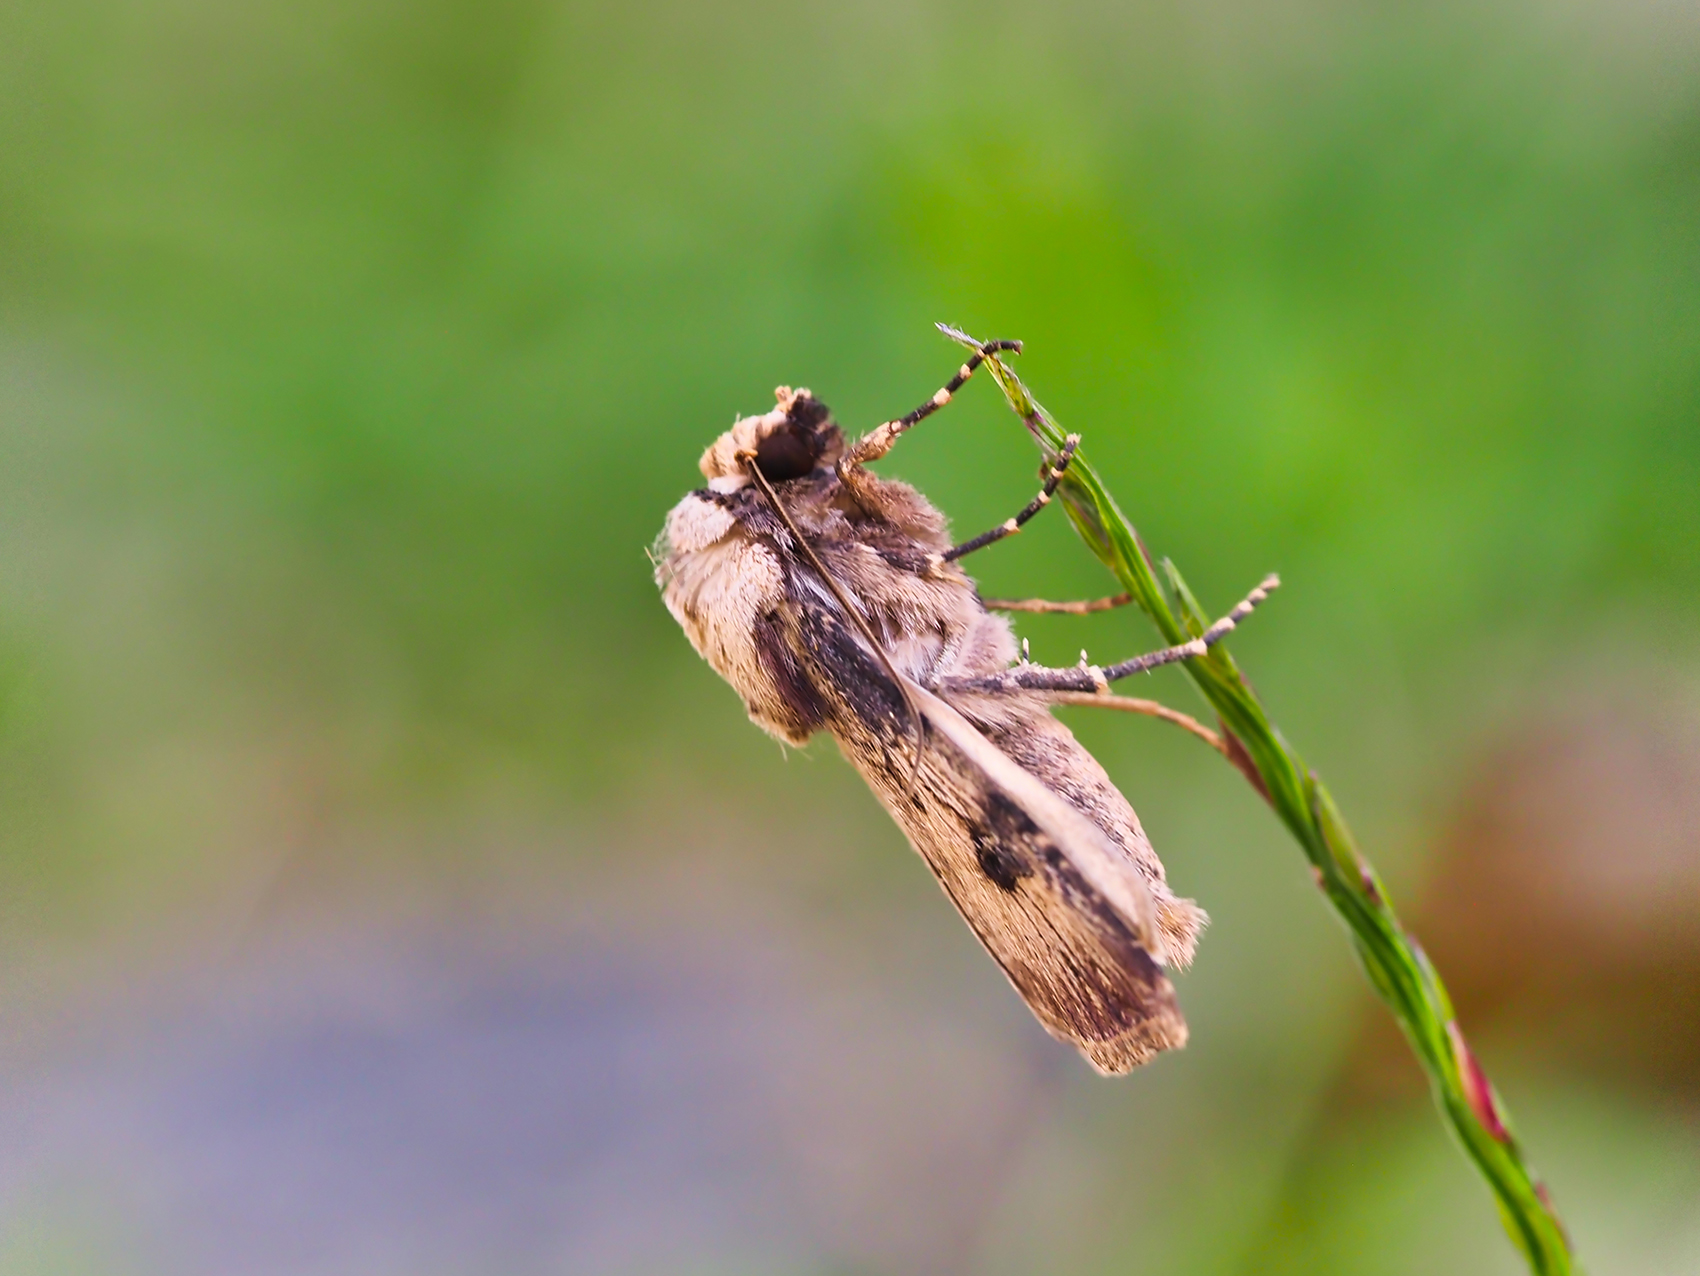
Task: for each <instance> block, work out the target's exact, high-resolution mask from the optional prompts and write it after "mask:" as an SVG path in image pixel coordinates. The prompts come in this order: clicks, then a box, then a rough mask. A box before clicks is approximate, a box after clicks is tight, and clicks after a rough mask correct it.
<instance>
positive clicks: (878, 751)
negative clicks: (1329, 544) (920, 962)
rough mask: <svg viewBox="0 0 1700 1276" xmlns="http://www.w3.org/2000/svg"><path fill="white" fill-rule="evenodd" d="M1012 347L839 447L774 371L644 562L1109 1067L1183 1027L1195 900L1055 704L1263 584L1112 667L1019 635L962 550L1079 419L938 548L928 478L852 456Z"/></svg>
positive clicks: (888, 440) (782, 733) (1044, 1018)
mask: <svg viewBox="0 0 1700 1276" xmlns="http://www.w3.org/2000/svg"><path fill="white" fill-rule="evenodd" d="M952 335H955V334H952ZM1020 348H1021V347H1020V344H1019V343H1018V342H1013V341H993V342H986V343H984V344H981V345H979V346H978V347H977V348H976V349H975V350H974V352H973V354H972V355H971V357H970V358H969V359H968V361H967V362H966V363H964V364H963V365H962V366H961V368H960V369H958V371H957V373H956V375H955V376H954V377H952V378H951V379H950V381H949V382H948V383H947V384H946V385H945V386H944V387H943V388H942V389H940V390H939V391H938V392H937V393H935V394H934V395H933V396H932V397H931V398H929V399H928V400H927V401H926V402H924V403H923V404H921V405H920V406H919V407H917V408H916V409H915V410H914V411H912V412H910V413H908V414H907V415H906V416H903V417H900V418H897V419H896V420H891V421H887V422H885V423H884V424H882V425H880V426H878V427H877V428H875V429H874V430H872V431H871V432H869V433H868V434H866V435H864V436H863V437H862V438H861V439H859V440H858V441H857V442H855V443H854V444H852V445H850V446H846V444H845V440H844V435H843V433H842V431H841V430H840V429H839V427H838V426H837V425H836V424H835V423H834V421H833V419H832V416H831V414H830V412H829V411H828V410H827V408H826V405H825V404H823V403H821V402H820V401H819V400H818V399H816V398H815V397H814V395H813V394H811V393H810V392H809V391H808V390H806V389H799V390H793V389H791V388H789V387H786V386H781V387H780V388H779V389H778V390H777V391H776V392H775V398H776V400H777V402H776V405H775V407H774V408H773V410H772V411H770V412H767V413H764V414H762V415H760V416H752V417H743V418H740V419H739V420H737V421H736V422H735V423H734V424H733V426H732V428H731V429H730V430H728V431H727V432H726V433H724V434H722V435H721V436H720V437H719V438H717V439H716V440H715V441H714V442H713V444H711V445H710V446H709V448H708V450H707V451H705V452H704V453H703V455H702V459H701V462H700V468H701V470H702V473H703V477H704V478H705V479H706V480H707V485H706V486H705V487H703V488H701V489H699V490H697V491H694V492H691V493H690V494H689V495H687V496H686V497H685V498H684V499H683V500H681V501H680V502H679V503H678V504H677V505H676V506H675V507H674V508H673V510H672V512H671V513H669V514H668V516H667V522H666V526H665V527H664V529H663V531H662V532H661V535H660V537H659V538H658V539H657V542H656V546H655V549H654V551H653V553H652V557H653V559H654V562H655V578H656V583H657V585H658V586H659V587H660V589H661V594H662V597H663V599H664V600H665V602H666V605H667V608H668V610H669V611H671V612H672V614H673V616H674V617H675V618H676V619H677V620H678V622H679V624H680V625H681V626H682V627H683V628H684V631H685V634H686V636H687V637H688V638H689V639H690V641H691V644H692V646H694V647H695V648H696V650H697V651H698V653H700V654H701V655H702V656H703V657H704V658H705V659H706V660H707V661H708V663H709V664H710V665H712V666H713V667H714V669H715V670H716V671H717V672H718V673H719V674H720V675H721V676H722V677H723V678H725V680H726V681H727V682H729V683H730V684H731V685H732V686H733V688H735V689H736V690H737V692H738V694H739V695H741V696H742V697H743V699H744V704H745V706H746V708H747V709H748V710H749V716H750V717H751V719H752V720H754V721H755V723H756V724H757V725H758V726H760V727H761V728H762V729H763V730H765V731H767V732H768V733H770V734H771V735H773V736H775V737H777V738H778V739H780V740H782V741H785V742H786V743H789V744H793V745H801V744H803V743H804V742H805V741H807V740H808V739H809V737H810V736H812V735H813V734H814V733H816V732H817V731H826V732H829V733H830V734H831V735H832V736H833V737H834V739H836V740H837V742H838V747H839V749H840V750H841V751H842V753H843V755H844V757H845V758H846V759H847V760H848V761H849V762H850V764H851V765H852V766H853V767H855V768H856V770H857V771H858V772H860V773H861V775H862V777H863V779H865V780H866V781H867V783H868V786H869V787H870V788H871V789H872V790H873V792H874V794H875V795H876V796H877V797H878V799H879V801H880V802H881V804H883V805H884V807H885V809H886V810H887V811H888V812H890V814H891V816H892V818H893V819H894V820H896V822H897V824H898V825H899V827H901V828H902V830H903V831H904V833H905V834H906V835H907V836H908V839H909V841H910V843H911V844H912V845H913V846H914V848H915V850H916V851H918V852H919V853H920V855H921V857H922V859H924V860H925V861H926V863H927V866H928V867H929V868H930V869H931V870H932V871H933V873H934V875H935V876H936V877H937V878H938V881H939V884H940V885H941V886H942V887H943V888H944V891H945V893H946V894H947V895H948V896H949V897H950V899H951V901H952V902H953V903H954V904H955V905H956V908H957V909H958V911H959V912H960V913H961V914H962V916H963V918H964V919H965V920H966V921H967V923H968V925H969V926H970V928H972V930H973V931H974V933H975V935H977V936H978V937H979V939H980V942H981V943H982V944H983V945H984V947H985V949H986V951H987V952H989V953H990V954H991V956H992V958H993V960H995V961H996V962H997V964H998V965H999V967H1001V968H1002V970H1003V972H1004V974H1005V975H1006V976H1008V978H1009V982H1010V983H1011V984H1012V985H1013V986H1014V988H1015V990H1016V992H1017V993H1019V994H1020V996H1021V998H1022V999H1023V1000H1024V1001H1025V1002H1026V1003H1027V1005H1028V1006H1029V1007H1030V1008H1031V1009H1032V1011H1033V1013H1034V1015H1036V1016H1037V1017H1038V1019H1039V1022H1040V1023H1041V1024H1042V1025H1043V1026H1044V1027H1045V1029H1046V1030H1047V1031H1048V1032H1050V1033H1051V1035H1052V1036H1054V1037H1057V1038H1059V1039H1060V1040H1063V1041H1067V1042H1071V1043H1073V1044H1074V1045H1075V1046H1077V1047H1078V1048H1079V1050H1080V1051H1081V1053H1082V1054H1084V1055H1085V1057H1086V1058H1087V1060H1088V1061H1089V1062H1090V1063H1091V1064H1092V1066H1093V1067H1094V1068H1096V1069H1097V1070H1098V1071H1100V1072H1102V1073H1106V1074H1116V1073H1124V1072H1128V1071H1130V1070H1131V1069H1133V1068H1134V1067H1136V1066H1138V1065H1139V1064H1142V1063H1145V1062H1146V1061H1147V1060H1149V1059H1151V1058H1152V1057H1153V1056H1155V1055H1156V1054H1157V1053H1158V1052H1159V1051H1163V1050H1170V1049H1177V1048H1179V1047H1181V1046H1183V1045H1185V1043H1186V1039H1187V1025H1186V1020H1185V1018H1184V1017H1183V1016H1182V1014H1181V1011H1180V1009H1179V1007H1178V1005H1177V1004H1176V1000H1175V990H1174V987H1173V985H1172V984H1171V983H1170V981H1169V979H1168V977H1167V976H1166V975H1165V973H1164V971H1165V969H1166V968H1173V967H1185V966H1186V965H1187V964H1188V963H1189V962H1190V961H1191V960H1192V956H1193V950H1194V946H1195V945H1196V943H1197V940H1198V935H1199V931H1200V930H1201V929H1202V928H1203V926H1204V924H1205V922H1206V920H1207V919H1206V916H1205V913H1204V911H1203V910H1202V909H1200V908H1199V907H1198V906H1197V905H1196V904H1195V903H1194V902H1193V901H1192V900H1190V899H1181V898H1178V897H1176V896H1175V895H1174V893H1173V892H1171V891H1170V889H1169V886H1168V883H1167V881H1166V880H1165V877H1164V872H1163V865H1162V862H1161V861H1160V860H1159V859H1158V858H1157V854H1156V852H1155V851H1153V850H1152V847H1151V843H1150V841H1149V840H1148V839H1147V838H1146V836H1145V832H1144V830H1143V829H1141V827H1140V824H1139V817H1138V816H1137V815H1135V814H1134V810H1133V807H1132V806H1131V805H1130V804H1129V803H1128V801H1127V799H1126V798H1125V797H1123V796H1122V794H1121V793H1120V791H1118V790H1117V788H1116V786H1115V785H1114V784H1112V783H1111V781H1110V778H1109V776H1108V775H1107V774H1105V771H1104V768H1103V767H1102V766H1100V765H1099V764H1098V762H1097V760H1096V759H1094V758H1093V757H1092V755H1091V754H1089V753H1088V752H1087V751H1086V750H1085V749H1084V748H1083V747H1081V745H1080V744H1079V742H1078V741H1076V740H1075V738H1074V736H1073V734H1072V733H1071V732H1070V731H1069V730H1068V728H1067V727H1066V726H1064V725H1063V724H1062V723H1061V722H1059V721H1058V720H1057V719H1056V718H1055V717H1054V716H1053V715H1052V713H1051V706H1052V704H1053V703H1054V702H1055V701H1056V700H1057V699H1059V698H1064V697H1074V698H1076V699H1078V698H1080V693H1083V692H1084V693H1094V694H1097V695H1108V693H1109V684H1110V683H1111V682H1113V681H1115V680H1116V679H1118V678H1123V677H1126V676H1128V675H1130V674H1133V673H1137V672H1140V671H1142V670H1145V669H1150V668H1154V667H1156V666H1157V665H1160V664H1167V663H1170V662H1172V661H1175V660H1181V659H1185V658H1187V657H1189V656H1197V655H1202V654H1203V653H1204V651H1205V649H1206V648H1207V647H1208V646H1209V645H1210V644H1211V643H1213V642H1215V641H1217V640H1219V639H1220V638H1221V637H1222V636H1224V635H1225V634H1226V633H1228V632H1229V631H1230V630H1232V629H1233V627H1234V626H1235V624H1237V623H1238V621H1239V620H1241V619H1243V618H1244V616H1245V615H1246V614H1247V613H1249V611H1250V610H1251V608H1252V607H1254V606H1255V605H1256V604H1257V603H1258V602H1260V601H1261V600H1262V598H1263V596H1264V594H1265V593H1266V592H1267V591H1268V589H1269V588H1272V587H1273V584H1274V583H1275V582H1274V579H1273V578H1270V580H1267V581H1265V582H1264V584H1263V585H1262V586H1260V587H1259V589H1258V590H1255V591H1253V593H1252V594H1251V595H1250V596H1248V598H1247V599H1246V600H1245V601H1244V602H1242V603H1241V604H1240V605H1239V606H1238V607H1237V608H1235V609H1234V611H1232V612H1231V613H1229V615H1228V616H1226V617H1224V618H1223V619H1222V620H1220V621H1218V622H1217V623H1216V624H1215V625H1213V626H1211V628H1210V629H1209V630H1207V631H1206V632H1205V633H1204V634H1203V635H1201V636H1200V637H1199V638H1196V639H1194V640H1193V641H1192V642H1190V643H1188V644H1186V645H1184V646H1181V647H1175V648H1169V649H1166V650H1164V651H1160V652H1153V653H1151V654H1149V655H1145V656H1140V657H1135V658H1134V659H1132V660H1126V661H1122V662H1121V663H1119V664H1115V665H1111V666H1109V667H1098V666H1095V665H1090V664H1087V663H1086V660H1085V654H1084V653H1082V662H1081V665H1080V666H1079V667H1076V668H1063V669H1051V668H1044V667H1041V666H1038V665H1035V664H1032V663H1029V662H1028V661H1027V660H1026V659H1025V657H1024V656H1023V655H1020V654H1019V653H1018V650H1017V647H1016V644H1015V638H1014V635H1013V634H1012V632H1011V628H1010V623H1009V620H1008V619H1007V618H1006V617H1005V616H1004V615H1002V614H1000V613H999V612H998V611H995V610H992V609H989V608H988V607H987V605H986V604H985V602H984V601H983V600H982V599H981V597H980V595H979V594H978V593H977V591H976V589H975V585H974V582H973V581H972V580H971V579H970V578H969V577H968V576H967V575H966V574H965V573H964V572H963V570H962V568H961V567H960V566H959V562H960V560H961V559H962V558H964V557H965V556H967V555H968V554H970V553H973V552H975V551H977V550H980V549H984V548H985V547H986V546H988V545H991V544H994V543H996V542H997V541H999V540H1002V539H1003V538H1004V537H1006V536H1009V535H1011V534H1013V533H1015V532H1016V531H1018V530H1020V528H1021V527H1022V525H1024V524H1025V523H1026V522H1027V521H1028V520H1029V519H1031V518H1032V517H1034V516H1035V515H1036V514H1037V513H1038V512H1039V511H1040V510H1041V509H1043V508H1044V507H1045V505H1046V504H1048V503H1049V502H1050V500H1051V498H1052V496H1053V494H1054V493H1055V492H1056V489H1057V485H1058V483H1059V482H1060V481H1061V479H1062V477H1063V475H1064V474H1065V473H1066V471H1067V467H1068V464H1069V462H1070V460H1071V458H1072V457H1073V455H1074V452H1075V449H1076V447H1077V445H1078V442H1079V439H1078V436H1072V435H1071V436H1070V437H1069V439H1068V441H1067V443H1066V444H1065V446H1064V447H1063V448H1062V449H1061V450H1060V451H1058V452H1055V453H1052V454H1050V455H1048V456H1047V458H1046V466H1045V469H1044V471H1043V480H1044V481H1043V487H1042V488H1041V490H1040V492H1039V494H1038V495H1037V496H1036V497H1035V498H1034V499H1033V501H1032V502H1030V503H1029V504H1028V505H1027V506H1026V508H1024V509H1023V510H1022V511H1021V512H1020V513H1019V514H1017V515H1016V516H1015V517H1014V518H1011V519H1009V520H1008V521H1007V522H1005V523H1004V524H1002V525H1001V526H1000V527H998V528H995V529H993V530H992V531H989V532H987V533H985V534H984V535H981V536H976V537H974V538H972V539H971V540H968V541H964V542H961V543H959V544H954V545H953V544H952V542H951V540H950V537H949V534H948V529H947V525H946V521H945V519H944V517H943V515H941V514H940V513H939V511H938V510H936V509H935V508H934V507H933V506H932V505H931V504H929V503H928V501H927V500H926V498H925V497H923V496H922V495H921V494H920V493H919V492H917V491H916V490H915V489H914V488H912V487H910V486H908V485H907V484H904V483H901V482H897V481H895V480H892V479H887V478H881V477H879V476H877V475H875V474H874V473H872V472H871V471H870V470H868V469H867V464H868V463H869V462H870V461H875V460H878V459H879V458H880V457H883V456H884V455H886V453H887V452H889V451H890V450H891V448H892V445H893V444H894V443H895V442H896V441H897V440H898V438H900V437H901V436H902V435H903V434H904V433H905V432H907V431H908V430H909V429H911V428H912V427H913V426H915V425H916V424H917V423H919V422H920V421H922V420H924V419H925V418H926V417H928V416H930V415H931V414H932V413H934V412H936V411H937V410H938V409H939V408H942V407H943V406H944V405H945V404H947V403H949V402H950V400H951V397H952V396H953V395H955V394H956V392H957V391H958V390H959V389H960V388H961V387H962V385H963V383H964V382H966V381H967V380H968V379H969V377H971V376H972V375H973V374H974V371H975V370H976V369H977V368H978V367H980V366H981V364H982V363H983V362H984V361H985V360H986V359H988V358H994V357H997V356H999V355H1000V354H1002V353H1004V352H1012V353H1017V352H1019V351H1020ZM1125 601H1127V600H1126V598H1125V597H1121V598H1116V599H1107V600H1103V601H1102V602H1097V603H1090V604H1082V603H1057V604H1047V603H1042V602H1037V601H1034V602H1028V603H1023V604H1007V605H1006V606H1008V607H1009V608H1011V609H1016V608H1019V609H1021V610H1029V611H1032V610H1065V611H1080V610H1096V609H1098V608H1100V607H1103V606H1110V605H1115V604H1117V603H1120V602H1125ZM1116 698H1117V699H1119V697H1116Z"/></svg>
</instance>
